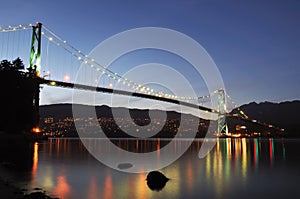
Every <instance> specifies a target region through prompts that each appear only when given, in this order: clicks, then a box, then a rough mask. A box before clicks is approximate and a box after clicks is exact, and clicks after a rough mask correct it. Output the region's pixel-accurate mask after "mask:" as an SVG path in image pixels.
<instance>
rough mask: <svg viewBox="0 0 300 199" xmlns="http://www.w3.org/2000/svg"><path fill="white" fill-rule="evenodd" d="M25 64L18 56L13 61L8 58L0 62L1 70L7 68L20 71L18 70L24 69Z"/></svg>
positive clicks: (7, 69) (6, 69)
mask: <svg viewBox="0 0 300 199" xmlns="http://www.w3.org/2000/svg"><path fill="white" fill-rule="evenodd" d="M24 68H25V67H24V64H23V61H22V60H21V59H20V58H19V57H18V58H17V59H15V60H13V62H12V63H11V62H10V61H8V60H7V59H4V60H2V61H1V63H0V70H5V71H18V70H23V69H24Z"/></svg>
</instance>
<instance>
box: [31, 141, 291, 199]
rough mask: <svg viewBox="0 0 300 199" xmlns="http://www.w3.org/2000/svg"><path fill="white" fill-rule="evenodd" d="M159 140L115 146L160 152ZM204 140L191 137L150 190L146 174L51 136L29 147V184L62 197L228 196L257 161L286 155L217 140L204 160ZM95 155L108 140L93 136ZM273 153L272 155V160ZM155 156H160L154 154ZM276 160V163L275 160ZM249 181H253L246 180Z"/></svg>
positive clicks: (270, 146)
mask: <svg viewBox="0 0 300 199" xmlns="http://www.w3.org/2000/svg"><path fill="white" fill-rule="evenodd" d="M166 142H169V141H165V140H163V139H160V140H118V142H116V145H120V146H122V147H123V148H131V150H132V151H134V150H136V151H139V152H147V151H149V150H154V149H155V150H159V149H160V147H163V146H165V144H166ZM202 142H203V140H195V141H194V142H193V144H192V145H191V146H190V148H189V149H188V151H187V152H186V153H185V154H184V155H183V156H182V157H181V158H180V159H178V160H177V161H175V162H174V163H173V164H171V165H169V166H168V167H166V168H163V169H162V170H161V172H162V173H164V174H165V175H166V176H167V177H168V178H170V179H171V180H170V181H169V182H167V184H166V186H165V187H164V188H163V189H162V190H161V191H160V192H156V191H152V190H150V189H149V188H148V186H147V183H146V177H147V174H146V173H140V174H128V173H123V172H119V171H115V170H113V169H110V168H109V167H107V166H106V165H103V164H101V163H99V162H98V161H97V160H96V159H94V158H93V157H92V156H91V155H90V154H89V153H88V152H87V151H86V149H85V147H84V146H83V144H82V143H81V142H80V140H77V139H52V140H49V141H47V142H45V143H39V144H38V143H36V144H34V148H33V150H34V151H33V166H32V172H31V184H30V186H31V188H34V187H43V188H45V189H46V190H47V192H49V193H51V194H52V195H54V196H57V197H60V198H65V199H68V198H72V199H79V198H88V199H96V198H108V199H109V198H197V197H199V194H200V195H201V194H203V198H226V197H225V196H228V195H230V193H232V192H233V191H234V190H243V191H246V190H247V189H248V188H249V185H248V183H249V178H251V177H252V176H253V175H255V173H257V172H258V171H259V170H260V169H261V167H262V166H261V165H263V167H264V168H265V167H266V166H267V167H268V169H273V168H274V167H275V165H276V161H277V160H278V159H280V157H277V156H276V155H278V154H280V155H281V156H282V158H284V159H285V158H286V153H287V152H286V145H284V144H283V143H282V142H276V141H274V140H273V139H266V140H260V139H245V138H231V139H223V138H219V139H218V140H217V143H216V145H215V147H214V148H213V150H212V151H211V152H210V153H209V154H208V155H207V156H206V157H205V158H203V159H199V158H198V152H199V149H200V148H201V145H202ZM186 143H187V142H186V141H185V140H176V141H175V142H174V143H173V146H172V149H173V150H174V151H173V152H178V151H181V150H183V148H184V146H185V144H186ZM88 144H90V145H92V146H95V147H99V153H101V154H108V152H109V150H110V148H109V144H108V143H107V140H91V141H90V143H88ZM275 156H276V159H275ZM157 158H158V159H160V158H161V157H160V154H159V153H158V157H157ZM275 160H276V161H275ZM250 181H251V180H250Z"/></svg>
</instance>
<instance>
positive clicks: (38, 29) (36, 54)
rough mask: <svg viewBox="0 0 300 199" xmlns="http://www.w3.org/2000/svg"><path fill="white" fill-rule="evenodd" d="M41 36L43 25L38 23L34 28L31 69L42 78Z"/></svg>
mask: <svg viewBox="0 0 300 199" xmlns="http://www.w3.org/2000/svg"><path fill="white" fill-rule="evenodd" d="M41 36H42V24H41V23H36V25H35V26H32V38H31V48H30V62H29V68H30V70H31V71H32V72H33V73H34V74H35V75H36V76H37V77H39V76H40V70H41V41H42V39H41Z"/></svg>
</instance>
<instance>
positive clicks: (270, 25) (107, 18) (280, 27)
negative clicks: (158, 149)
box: [0, 0, 300, 104]
mask: <svg viewBox="0 0 300 199" xmlns="http://www.w3.org/2000/svg"><path fill="white" fill-rule="evenodd" d="M0 19H1V21H0V23H1V24H0V25H18V24H28V23H32V22H36V21H40V22H42V23H43V24H45V25H46V26H47V27H49V28H51V29H52V30H54V31H55V32H56V33H58V34H59V35H61V36H63V37H64V38H66V39H68V41H69V42H70V43H72V44H73V45H74V46H77V47H78V48H80V49H82V50H83V51H85V52H90V51H91V50H92V49H93V48H94V47H95V46H96V45H97V44H98V43H99V42H101V41H103V40H105V39H106V38H108V37H110V36H112V35H114V34H117V33H119V32H122V31H125V30H128V29H132V28H139V27H148V26H154V27H164V28H170V29H173V30H177V31H179V32H182V33H184V34H186V35H188V36H190V37H192V38H193V39H194V40H196V41H197V42H199V43H200V44H201V45H202V46H203V47H204V48H205V49H206V51H207V52H208V53H209V54H210V56H211V57H212V59H213V60H214V61H215V63H216V64H217V66H218V68H219V70H220V72H221V75H222V77H223V80H224V83H225V86H226V89H227V92H228V93H229V94H230V95H231V96H232V97H233V98H234V99H235V101H236V102H237V103H238V104H243V103H248V102H251V101H256V102H262V101H272V102H280V101H287V100H288V101H290V100H295V99H300V89H299V85H300V78H299V77H300V65H299V63H300V1H296V0H295V1H292V0H287V1H283V0H282V1H264V0H260V1H247V2H246V1H208V0H203V1H201V0H198V1H192V0H187V1H99V0H86V1H82V0H81V1H77V0H73V1H64V0H59V1H57V0H52V1H41V0H40V1H35V0H27V1H23V0H19V1H16V0H10V1H7V2H3V1H2V2H1V6H0Z"/></svg>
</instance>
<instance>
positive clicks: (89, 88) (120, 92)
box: [40, 79, 218, 113]
mask: <svg viewBox="0 0 300 199" xmlns="http://www.w3.org/2000/svg"><path fill="white" fill-rule="evenodd" d="M40 83H41V84H46V85H49V86H58V87H65V88H75V89H81V90H87V91H96V92H103V93H113V94H117V95H124V96H133V97H139V98H144V99H151V100H158V101H162V102H168V103H172V104H177V105H182V106H186V107H190V108H195V109H199V110H202V111H206V112H211V113H218V111H217V110H214V109H211V108H208V107H204V106H200V105H196V104H192V103H189V102H183V101H179V100H176V99H170V98H165V97H158V96H154V95H148V94H144V93H136V92H130V91H124V90H118V89H111V88H104V87H95V86H88V85H83V84H74V83H70V82H61V81H53V80H46V79H41V82H40Z"/></svg>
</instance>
